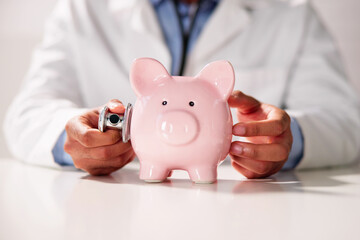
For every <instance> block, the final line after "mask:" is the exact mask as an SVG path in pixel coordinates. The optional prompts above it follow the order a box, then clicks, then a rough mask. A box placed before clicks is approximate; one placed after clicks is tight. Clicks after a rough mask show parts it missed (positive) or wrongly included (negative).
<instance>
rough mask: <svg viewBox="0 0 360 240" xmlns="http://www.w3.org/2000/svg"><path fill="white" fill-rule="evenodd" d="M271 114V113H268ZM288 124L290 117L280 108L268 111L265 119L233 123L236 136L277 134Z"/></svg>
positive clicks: (287, 126)
mask: <svg viewBox="0 0 360 240" xmlns="http://www.w3.org/2000/svg"><path fill="white" fill-rule="evenodd" d="M270 114H271V115H270ZM289 126H290V117H289V116H288V115H287V114H286V113H285V112H284V111H282V110H280V109H279V111H274V112H272V113H269V115H268V119H267V120H260V121H252V122H240V123H237V124H235V125H234V127H233V134H234V135H236V136H244V137H246V136H249V137H250V136H279V135H281V134H282V133H283V132H285V130H286V129H287V128H289Z"/></svg>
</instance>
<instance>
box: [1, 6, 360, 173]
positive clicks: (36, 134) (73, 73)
mask: <svg viewBox="0 0 360 240" xmlns="http://www.w3.org/2000/svg"><path fill="white" fill-rule="evenodd" d="M296 2H299V1H296ZM257 3H259V4H257ZM264 3H265V4H264ZM246 6H247V7H246ZM138 57H152V58H155V59H158V60H159V61H160V62H162V63H163V64H164V65H165V66H166V67H167V69H169V68H170V63H171V58H170V53H169V50H168V48H167V46H166V43H165V41H164V38H163V34H162V32H161V28H160V26H159V24H158V22H157V18H156V14H155V12H154V10H153V8H152V6H151V4H150V3H149V2H148V1H147V0H127V1H122V0H121V1H120V0H108V1H105V0H104V1H98V0H76V1H71V0H63V1H60V2H59V4H58V6H57V7H56V9H55V11H54V13H53V14H52V17H51V18H50V19H49V20H48V22H47V24H46V31H45V36H44V40H43V42H42V44H41V46H40V47H39V48H38V49H37V50H36V52H35V54H34V57H33V60H32V66H31V69H30V71H29V74H28V75H27V77H26V79H25V82H24V84H23V86H22V89H21V91H20V93H19V94H18V95H17V97H16V99H15V100H14V102H13V104H12V105H11V106H10V108H9V111H8V113H7V117H6V120H5V124H4V129H5V134H6V138H7V142H8V144H9V147H10V149H11V151H12V152H13V154H14V155H15V156H16V157H17V158H19V159H22V160H24V161H26V162H28V163H31V164H38V165H47V166H53V167H58V166H57V164H56V163H55V162H54V160H53V156H52V153H51V150H52V149H53V147H54V144H55V142H56V141H57V139H58V137H59V135H60V134H61V132H62V131H63V130H64V126H65V124H66V122H67V121H68V120H69V119H70V118H71V117H73V116H75V115H77V114H80V113H82V112H84V111H86V109H89V108H93V107H97V106H100V105H103V104H105V103H106V102H107V101H108V100H110V99H112V98H117V99H120V100H121V101H122V102H124V103H128V102H131V103H134V102H135V95H134V93H133V91H132V89H131V88H130V84H129V79H128V75H129V67H130V66H131V63H132V61H133V59H135V58H138ZM219 59H226V60H229V61H230V62H231V63H232V64H233V66H234V69H235V72H236V84H235V89H239V90H241V91H243V92H245V93H246V94H249V95H252V96H254V97H255V98H257V99H259V100H261V101H263V102H265V103H269V104H273V105H275V106H278V107H285V108H286V109H287V111H288V113H289V114H290V115H291V116H293V117H295V118H296V119H297V121H298V122H299V124H300V126H301V129H302V132H303V135H304V139H305V142H304V144H305V147H304V148H305V149H304V157H303V159H302V161H301V163H300V165H299V168H313V167H322V166H333V165H340V164H347V163H350V162H352V161H354V160H355V158H356V156H357V153H358V148H359V146H360V138H359V137H360V134H359V133H360V113H359V111H360V109H359V105H358V104H359V103H358V99H357V96H356V94H355V92H354V91H353V90H352V89H351V87H350V86H349V84H348V82H347V81H346V77H345V75H344V70H343V66H342V64H341V62H340V57H339V55H338V53H337V50H336V47H335V46H334V43H333V41H332V39H331V37H330V36H329V34H328V32H327V31H326V29H325V28H324V26H323V25H322V23H321V21H319V18H318V16H317V15H316V14H315V12H314V11H313V9H312V8H311V6H309V4H307V3H306V2H305V1H302V3H292V2H284V1H271V2H270V1H268V2H266V1H265V2H264V1H262V2H259V1H255V0H254V1H248V3H247V4H246V3H244V2H243V1H241V0H222V1H221V2H220V4H219V6H218V7H217V9H216V10H215V12H214V13H213V15H212V16H211V17H210V19H209V21H208V23H207V24H206V26H205V28H204V29H203V32H202V33H201V35H200V37H199V39H198V41H197V43H196V45H195V46H194V48H193V50H192V52H191V53H190V55H189V56H188V59H187V63H186V67H185V75H190V76H191V75H195V74H197V73H198V72H199V70H200V69H201V68H202V67H204V66H205V65H206V64H207V63H209V62H211V61H214V60H219Z"/></svg>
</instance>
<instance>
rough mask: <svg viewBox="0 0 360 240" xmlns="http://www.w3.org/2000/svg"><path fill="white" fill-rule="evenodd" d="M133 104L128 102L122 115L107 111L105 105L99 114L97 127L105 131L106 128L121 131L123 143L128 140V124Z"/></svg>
mask: <svg viewBox="0 0 360 240" xmlns="http://www.w3.org/2000/svg"><path fill="white" fill-rule="evenodd" d="M132 110H133V106H132V105H131V103H129V104H128V105H127V107H126V109H125V113H124V115H119V114H116V113H111V112H109V108H108V107H107V106H105V107H103V109H102V110H101V112H100V114H99V122H98V129H99V131H101V132H105V131H106V130H107V129H113V130H119V131H121V135H122V136H121V137H122V141H123V142H124V143H126V142H128V141H129V140H130V124H131V115H132Z"/></svg>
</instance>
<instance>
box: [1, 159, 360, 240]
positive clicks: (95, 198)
mask: <svg viewBox="0 0 360 240" xmlns="http://www.w3.org/2000/svg"><path fill="white" fill-rule="evenodd" d="M138 168H139V166H138V164H137V163H132V164H130V165H128V166H126V167H125V168H123V169H121V170H119V171H118V172H116V173H113V174H112V175H110V176H106V177H92V176H89V175H87V174H86V173H84V172H81V171H60V170H54V169H47V168H41V167H36V166H29V165H25V164H22V163H20V162H17V161H15V160H11V159H0V239H1V240H3V239H4V240H5V239H6V240H7V239H47V240H54V239H126V240H130V239H144V240H146V239H191V240H192V239H247V240H250V239H251V240H252V239H287V240H293V239H319V240H331V239H336V240H342V239H356V240H358V239H360V168H359V167H352V168H342V169H332V170H317V171H302V172H301V171H300V172H283V173H280V174H277V175H275V176H274V177H272V178H270V179H261V180H246V179H244V178H243V177H242V176H241V175H240V174H238V173H237V172H236V171H235V170H233V169H232V167H231V166H230V165H226V164H223V165H221V166H220V167H219V180H218V182H217V183H215V184H207V185H199V184H193V183H191V181H190V180H189V179H188V176H187V174H186V173H184V172H175V173H174V174H173V177H172V178H171V180H169V181H167V182H165V183H160V184H154V183H152V184H149V183H144V182H142V181H141V180H139V179H138Z"/></svg>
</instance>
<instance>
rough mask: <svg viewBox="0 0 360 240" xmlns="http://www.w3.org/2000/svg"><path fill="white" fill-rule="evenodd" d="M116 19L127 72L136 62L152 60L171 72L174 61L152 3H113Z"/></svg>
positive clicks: (120, 49) (140, 1)
mask: <svg viewBox="0 0 360 240" xmlns="http://www.w3.org/2000/svg"><path fill="white" fill-rule="evenodd" d="M112 1H113V2H114V3H115V4H114V5H113V6H112V7H111V12H112V15H113V17H114V18H115V19H117V21H116V22H117V24H118V25H119V27H120V28H121V29H120V30H119V34H120V35H121V36H119V48H118V51H119V56H120V58H121V59H122V61H123V62H124V64H125V66H126V67H127V69H129V68H130V66H131V64H132V62H133V60H134V59H135V58H140V57H152V58H155V59H157V60H159V61H160V62H161V63H163V65H164V66H165V67H166V68H167V69H168V70H170V66H171V57H170V53H169V51H168V48H167V46H166V42H165V40H164V38H163V34H162V31H161V27H160V25H159V23H158V20H157V16H156V13H155V11H154V9H153V7H152V6H151V4H150V3H149V1H148V0H133V1H120V3H117V4H116V2H119V1H117V0H112Z"/></svg>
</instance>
